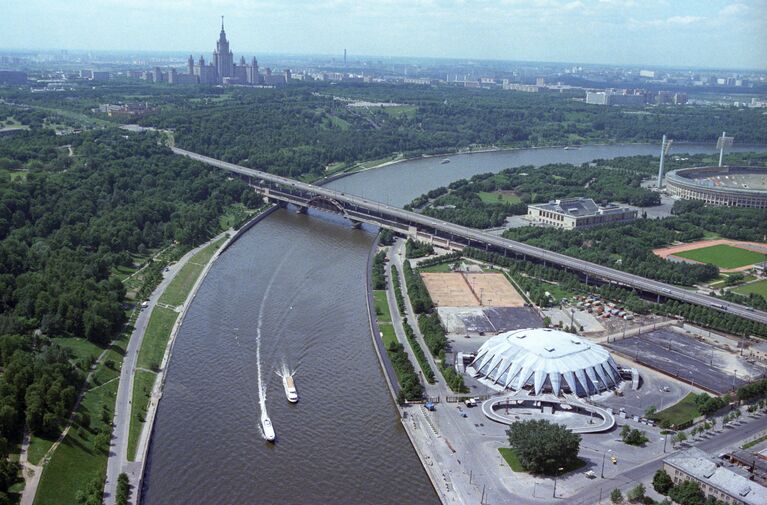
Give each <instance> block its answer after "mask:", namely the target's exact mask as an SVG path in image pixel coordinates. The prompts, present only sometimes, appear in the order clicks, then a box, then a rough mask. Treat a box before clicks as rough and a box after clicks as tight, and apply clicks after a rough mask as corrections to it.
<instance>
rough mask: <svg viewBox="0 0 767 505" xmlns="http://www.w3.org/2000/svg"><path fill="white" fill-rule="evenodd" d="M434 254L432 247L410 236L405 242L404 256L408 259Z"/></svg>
mask: <svg viewBox="0 0 767 505" xmlns="http://www.w3.org/2000/svg"><path fill="white" fill-rule="evenodd" d="M432 254H434V247H432V245H431V244H428V243H426V242H416V241H415V240H413V239H412V238H409V239H407V242H405V257H406V258H408V259H412V258H422V257H424V256H429V255H432Z"/></svg>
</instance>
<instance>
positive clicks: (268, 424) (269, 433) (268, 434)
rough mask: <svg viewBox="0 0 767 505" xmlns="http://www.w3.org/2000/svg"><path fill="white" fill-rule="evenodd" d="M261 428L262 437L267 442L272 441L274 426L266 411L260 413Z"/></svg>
mask: <svg viewBox="0 0 767 505" xmlns="http://www.w3.org/2000/svg"><path fill="white" fill-rule="evenodd" d="M261 429H262V430H264V438H265V439H266V440H267V441H269V442H274V439H275V435H274V426H272V421H271V419H269V416H267V415H266V413H263V414H261Z"/></svg>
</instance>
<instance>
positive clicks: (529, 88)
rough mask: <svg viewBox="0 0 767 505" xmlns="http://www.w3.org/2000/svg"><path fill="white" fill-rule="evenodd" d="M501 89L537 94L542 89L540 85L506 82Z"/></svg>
mask: <svg viewBox="0 0 767 505" xmlns="http://www.w3.org/2000/svg"><path fill="white" fill-rule="evenodd" d="M501 87H502V88H503V89H507V90H510V91H523V92H525V93H538V92H539V91H541V89H543V86H542V85H538V84H518V83H515V82H507V83H504V84H502V85H501Z"/></svg>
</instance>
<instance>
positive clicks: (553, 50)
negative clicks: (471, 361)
mask: <svg viewBox="0 0 767 505" xmlns="http://www.w3.org/2000/svg"><path fill="white" fill-rule="evenodd" d="M104 7H109V12H110V13H111V14H110V18H119V19H120V21H121V23H120V24H119V25H117V24H115V23H111V22H109V20H110V18H104V16H103V15H102V14H101V12H102V10H103V8H104ZM5 12H6V15H5V16H3V18H2V19H0V32H2V33H5V34H7V36H8V37H7V39H4V40H3V41H0V47H1V48H2V49H6V50H23V49H33V50H55V49H67V50H91V51H131V50H133V51H168V52H179V51H183V52H192V53H193V54H199V53H200V52H204V53H208V51H209V46H208V43H206V41H208V40H210V36H209V34H210V33H211V26H212V23H213V22H214V20H216V21H217V20H218V19H220V16H221V15H225V16H226V24H227V32H228V33H231V34H232V36H235V37H236V38H237V40H238V45H237V47H238V48H239V51H238V52H237V55H243V54H253V53H259V54H265V53H266V54H304V55H310V54H316V55H319V54H328V55H330V54H339V55H340V54H342V53H343V50H344V49H348V51H349V57H350V60H354V59H355V58H359V57H360V56H361V55H365V56H372V57H403V58H409V57H414V58H418V57H421V58H451V59H452V58H454V59H482V60H505V61H535V62H579V63H584V64H608V65H655V66H668V67H696V68H728V69H765V68H767V30H765V29H764V28H765V24H767V22H765V21H764V20H765V19H767V2H765V1H764V0H754V1H742V2H738V1H736V2H733V1H720V0H717V1H712V2H706V4H705V5H701V4H700V3H699V2H691V1H682V2H674V3H673V5H671V3H670V2H665V1H661V0H653V1H650V2H643V3H639V2H635V1H632V0H590V1H588V0H586V1H578V0H576V1H564V0H537V1H532V2H522V1H517V0H498V1H496V0H491V1H483V2H480V1H477V0H464V1H440V0H424V1H417V2H404V1H402V0H383V1H369V2H349V1H347V0H334V1H327V2H312V3H306V2H301V1H299V2H291V3H290V4H289V5H288V4H287V3H286V2H269V1H264V0H258V1H246V2H231V1H230V0H204V1H198V2H190V1H187V0H156V1H153V2H149V1H146V0H131V1H129V2H116V1H114V0H86V1H83V2H79V3H78V4H77V5H76V6H72V5H67V6H64V5H59V4H58V3H57V2H51V1H47V0H33V1H30V2H21V1H19V0H10V2H9V3H8V5H6V7H5ZM42 12H45V13H46V14H47V15H45V16H41V15H40V14H41V13H42ZM18 19H24V20H25V24H24V25H25V26H24V27H23V28H22V26H21V23H18V22H16V20H18ZM105 21H106V22H105ZM43 34H45V35H43ZM616 41H620V43H619V44H616V43H615V42H616Z"/></svg>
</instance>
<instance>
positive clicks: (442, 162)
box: [439, 158, 450, 165]
mask: <svg viewBox="0 0 767 505" xmlns="http://www.w3.org/2000/svg"><path fill="white" fill-rule="evenodd" d="M448 163H450V158H445V159H444V160H442V161H440V162H439V164H440V165H447V164H448Z"/></svg>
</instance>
